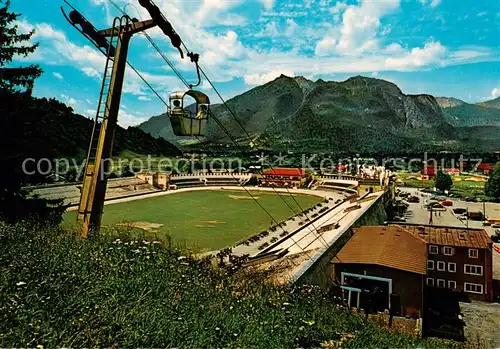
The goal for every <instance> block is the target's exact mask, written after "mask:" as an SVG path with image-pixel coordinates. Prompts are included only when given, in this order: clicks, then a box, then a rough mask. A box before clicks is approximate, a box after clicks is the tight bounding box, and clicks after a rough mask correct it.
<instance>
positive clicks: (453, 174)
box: [443, 168, 460, 176]
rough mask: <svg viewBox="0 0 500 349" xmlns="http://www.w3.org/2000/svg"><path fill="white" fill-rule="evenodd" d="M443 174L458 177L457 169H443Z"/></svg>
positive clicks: (458, 170) (458, 171)
mask: <svg viewBox="0 0 500 349" xmlns="http://www.w3.org/2000/svg"><path fill="white" fill-rule="evenodd" d="M443 172H445V173H447V174H449V175H450V176H460V169H458V168H445V169H444V170H443Z"/></svg>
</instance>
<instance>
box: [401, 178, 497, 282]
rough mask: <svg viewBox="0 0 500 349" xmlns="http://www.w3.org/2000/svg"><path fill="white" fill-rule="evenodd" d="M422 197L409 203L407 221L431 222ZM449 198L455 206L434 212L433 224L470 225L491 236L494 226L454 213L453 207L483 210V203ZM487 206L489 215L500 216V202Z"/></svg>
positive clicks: (416, 191)
mask: <svg viewBox="0 0 500 349" xmlns="http://www.w3.org/2000/svg"><path fill="white" fill-rule="evenodd" d="M399 189H401V190H402V191H406V192H410V193H411V194H412V195H417V196H418V195H419V194H421V193H420V192H418V189H415V188H405V187H399ZM424 194H425V193H424ZM429 197H430V196H429ZM420 198H421V201H420V203H409V204H410V206H409V207H408V211H407V215H406V221H407V222H408V223H415V224H429V211H427V209H425V208H423V205H424V203H423V200H422V197H421V196H420ZM424 199H425V197H424ZM449 200H451V201H452V202H453V206H451V207H449V208H447V210H446V211H442V212H440V211H438V212H434V214H435V215H434V216H433V217H432V224H434V225H443V226H450V227H467V226H469V228H479V229H485V230H486V232H487V233H488V234H489V235H490V236H491V235H493V234H494V233H495V232H494V231H495V229H494V228H491V227H490V226H483V222H482V221H473V220H470V219H469V221H468V222H467V220H461V219H460V218H458V217H457V216H456V215H455V214H454V213H453V208H468V209H469V211H482V210H483V204H482V203H478V202H466V201H462V200H457V199H453V198H450V199H449ZM485 207H486V214H487V216H488V217H500V204H498V203H492V202H487V203H485ZM436 214H437V215H436ZM495 245H498V246H500V244H495ZM493 278H494V279H500V253H498V252H496V251H495V250H493Z"/></svg>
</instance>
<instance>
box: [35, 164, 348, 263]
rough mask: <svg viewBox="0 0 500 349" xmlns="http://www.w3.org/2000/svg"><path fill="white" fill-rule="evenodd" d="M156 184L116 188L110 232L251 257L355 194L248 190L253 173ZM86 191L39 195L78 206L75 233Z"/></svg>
mask: <svg viewBox="0 0 500 349" xmlns="http://www.w3.org/2000/svg"><path fill="white" fill-rule="evenodd" d="M153 177H154V176H153V174H148V173H140V174H138V175H137V176H136V177H131V178H119V179H113V180H110V181H109V183H108V190H107V196H106V203H105V207H104V214H103V219H102V224H103V227H104V228H106V229H113V228H116V227H120V228H122V229H123V228H126V229H130V231H131V232H133V233H134V234H137V236H142V237H144V238H146V237H147V238H149V239H150V238H154V239H157V240H160V241H166V240H168V241H170V242H172V243H174V244H178V245H182V246H183V247H184V248H188V249H189V250H192V251H195V252H210V251H217V250H220V249H223V248H227V247H234V246H236V245H243V246H245V244H246V246H248V248H246V250H248V251H245V252H248V254H256V253H258V252H259V250H261V249H262V248H261V247H262V245H263V244H265V243H264V241H268V244H270V243H275V242H278V241H279V240H280V239H281V238H283V237H285V236H286V235H287V234H285V232H286V233H290V232H293V231H294V230H296V229H297V228H298V227H299V226H300V225H302V224H304V222H303V221H301V219H300V218H297V216H299V217H303V219H304V220H307V219H309V218H314V217H316V216H318V215H321V214H322V213H323V212H325V210H326V208H327V207H329V205H334V204H338V203H339V202H341V201H343V200H344V198H345V196H347V195H349V192H352V189H349V188H348V187H347V186H346V184H345V183H344V186H341V185H340V184H339V183H338V181H337V183H336V185H333V184H331V183H330V184H329V183H328V181H326V182H325V181H316V182H314V183H313V182H311V184H314V185H313V186H311V187H310V188H305V189H300V188H297V187H291V188H286V187H281V188H279V187H272V188H271V187H261V186H257V185H255V186H253V185H248V181H249V180H250V178H251V175H250V174H246V173H214V174H189V175H174V176H171V177H170V180H169V184H168V187H169V188H171V189H170V190H164V189H166V188H165V186H159V187H158V184H157V183H154V182H153ZM154 184H156V186H155V185H154ZM80 186H81V185H80V184H72V185H64V186H59V187H53V186H48V187H46V188H37V189H36V190H35V191H34V193H35V194H37V195H41V196H44V197H48V198H52V199H55V198H64V200H65V203H66V204H67V205H70V206H71V207H70V208H69V209H68V212H67V213H66V214H65V216H64V224H65V225H66V226H67V227H71V226H75V224H76V215H77V203H78V199H79V192H80ZM172 188H175V189H172ZM49 192H50V196H49V195H48V193H49ZM320 210H322V211H321V212H320ZM309 216H312V217H309ZM278 227H279V228H280V230H279V234H278V229H277V228H278ZM273 230H274V231H275V234H274V235H275V236H269V238H268V239H267V240H266V239H263V238H265V237H267V236H268V235H269V233H271V235H273V234H272V233H273ZM280 235H281V236H280ZM256 236H260V238H256ZM249 240H250V241H249Z"/></svg>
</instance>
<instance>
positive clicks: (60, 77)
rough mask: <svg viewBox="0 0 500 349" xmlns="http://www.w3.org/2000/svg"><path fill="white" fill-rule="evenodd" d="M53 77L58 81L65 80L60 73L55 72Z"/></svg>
mask: <svg viewBox="0 0 500 349" xmlns="http://www.w3.org/2000/svg"><path fill="white" fill-rule="evenodd" d="M52 75H53V76H54V77H55V78H56V79H59V80H63V79H64V77H63V76H62V74H61V73H58V72H53V73H52Z"/></svg>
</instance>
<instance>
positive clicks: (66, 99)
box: [61, 93, 78, 108]
mask: <svg viewBox="0 0 500 349" xmlns="http://www.w3.org/2000/svg"><path fill="white" fill-rule="evenodd" d="M61 99H62V101H63V102H64V103H65V104H67V105H69V106H71V107H73V108H75V107H76V105H77V104H78V101H77V100H76V99H74V98H72V97H70V96H68V95H65V94H63V93H62V94H61Z"/></svg>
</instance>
